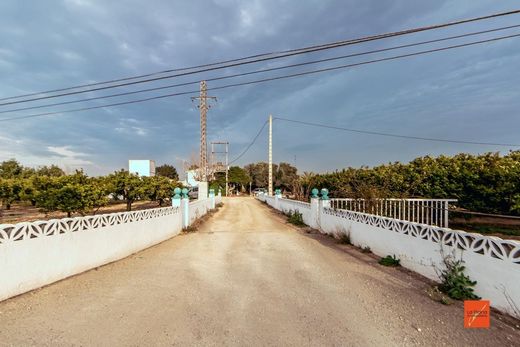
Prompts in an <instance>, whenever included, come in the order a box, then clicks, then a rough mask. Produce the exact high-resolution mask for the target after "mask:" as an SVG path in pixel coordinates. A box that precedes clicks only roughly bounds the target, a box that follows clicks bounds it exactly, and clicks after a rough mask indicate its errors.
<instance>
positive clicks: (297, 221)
mask: <svg viewBox="0 0 520 347" xmlns="http://www.w3.org/2000/svg"><path fill="white" fill-rule="evenodd" d="M286 215H287V221H288V222H289V223H291V224H293V225H296V226H300V227H303V226H306V224H305V222H304V221H303V215H302V214H301V213H300V212H299V211H289V212H288V213H287V214H286Z"/></svg>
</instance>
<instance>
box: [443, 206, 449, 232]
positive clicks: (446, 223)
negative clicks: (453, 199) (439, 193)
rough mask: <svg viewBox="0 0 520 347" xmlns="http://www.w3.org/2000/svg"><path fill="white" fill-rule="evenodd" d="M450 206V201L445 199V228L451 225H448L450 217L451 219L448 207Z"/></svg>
mask: <svg viewBox="0 0 520 347" xmlns="http://www.w3.org/2000/svg"><path fill="white" fill-rule="evenodd" d="M449 207H450V205H449V202H448V201H444V227H445V228H449V226H448V219H449V215H448V209H449Z"/></svg>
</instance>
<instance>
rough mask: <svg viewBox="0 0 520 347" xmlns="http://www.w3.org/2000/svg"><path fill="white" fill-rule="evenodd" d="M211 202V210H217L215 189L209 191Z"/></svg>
mask: <svg viewBox="0 0 520 347" xmlns="http://www.w3.org/2000/svg"><path fill="white" fill-rule="evenodd" d="M209 201H210V206H211V209H212V210H213V209H215V190H214V189H210V190H209Z"/></svg>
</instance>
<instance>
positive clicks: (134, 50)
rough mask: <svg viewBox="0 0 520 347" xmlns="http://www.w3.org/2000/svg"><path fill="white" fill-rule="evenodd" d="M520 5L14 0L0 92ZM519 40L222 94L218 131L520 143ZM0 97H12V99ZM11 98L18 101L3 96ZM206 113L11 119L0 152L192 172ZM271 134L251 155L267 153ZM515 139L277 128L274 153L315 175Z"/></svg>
mask: <svg viewBox="0 0 520 347" xmlns="http://www.w3.org/2000/svg"><path fill="white" fill-rule="evenodd" d="M519 7H520V5H519V4H518V2H517V1H514V0H503V1H486V0H451V1H442V0H436V1H416V0H394V1H380V0H357V1H355V0H349V1H346V0H316V1H311V0H307V1H297V0H293V1H281V0H265V1H255V0H248V1H245V0H244V1H238V0H213V1H209V0H207V1H171V0H164V1H140V0H127V1H104V0H61V1H60V0H49V1H36V0H33V1H17V0H3V1H1V2H0V21H1V23H2V25H1V29H0V76H1V77H0V82H1V83H0V98H5V97H10V96H16V95H20V94H26V93H31V92H38V91H45V90H50V89H55V88H63V87H69V86H74V85H78V84H83V83H91V82H96V81H105V80H109V79H116V78H122V77H128V76H134V75H139V74H146V73H151V72H155V71H162V70H165V69H171V68H181V67H189V66H193V65H199V64H205V63H211V62H216V61H220V60H225V59H232V58H238V57H242V56H247V55H252V54H258V53H263V52H270V51H278V50H284V49H290V48H298V47H303V46H308V45H312V44H319V43H326V42H330V41H336V40H343V39H350V38H357V37H363V36H368V35H374V34H379V33H385V32H391V31H397V30H402V29H407V28H413V27H418V26H424V25H430V24H437V23H443V22H448V21H453V20H458V19H465V18H470V17H476V16H482V15H487V14H491V13H495V12H501V11H506V10H513V9H516V8H519ZM515 24H520V15H512V16H509V17H507V18H501V19H497V20H488V21H483V22H479V23H474V24H469V25H464V26H457V27H453V28H450V29H443V30H436V31H434V32H428V33H421V34H414V35H409V36H406V37H400V38H393V39H387V40H381V41H377V42H372V43H368V44H367V43H366V44H360V45H355V46H349V47H344V48H341V49H334V50H329V51H325V52H319V53H313V54H308V55H305V56H298V57H292V58H288V59H283V60H279V61H270V62H266V63H262V64H252V65H248V66H243V67H236V68H230V69H226V70H219V71H213V72H207V73H203V74H197V75H192V76H186V77H183V78H175V79H165V80H162V81H157V82H154V83H148V84H140V85H135V86H128V87H125V88H119V89H112V90H108V91H103V92H97V93H95V92H90V93H86V94H80V95H76V96H71V97H68V98H59V99H49V100H41V101H35V102H32V103H22V104H13V105H5V106H0V112H2V111H4V112H3V113H0V120H1V119H2V118H10V117H15V116H23V115H31V114H35V113H42V112H51V111H62V110H67V109H71V108H78V107H83V106H99V105H103V104H106V103H113V102H121V101H127V100H133V99H137V98H147V97H152V96H155V95H160V94H167V93H177V92H186V91H192V90H197V89H198V85H197V84H193V85H188V86H184V87H177V88H171V89H166V90H163V91H155V92H147V93H142V94H135V95H131V96H124V97H118V98H112V99H108V100H95V101H90V102H84V103H77V104H71V105H64V106H54V107H47V108H41V109H36V110H26V111H13V112H5V111H8V110H12V109H17V108H23V107H28V106H35V105H42V104H46V103H53V102H62V101H72V100H80V99H82V98H88V97H94V96H99V95H103V94H111V93H115V92H124V91H133V90H138V89H142V88H151V87H158V86H166V85H171V84H176V83H183V82H191V81H198V80H201V79H209V78H214V77H218V76H224V75H229V74H235V73H239V72H247V71H252V70H256V69H262V68H268V67H276V66H282V65H287V64H293V63H299V62H304V61H309V60H316V59H322V58H327V57H334V56H339V55H345V54H350V53H356V52H363V51H366V50H371V49H378V48H385V47H391V46H396V45H402V44H406V43H414V42H419V41H424V40H431V39H435V38H441V37H446V36H453V35H459V34H464V33H469V32H475V31H480V30H487V29H493V28H498V27H504V26H508V25H515ZM515 33H520V28H517V29H509V30H504V31H500V32H494V33H490V34H485V35H481V36H478V37H469V38H465V39H459V40H453V41H449V42H443V43H437V44H432V45H428V46H422V47H414V48H409V49H404V50H401V51H398V52H397V51H394V52H386V53H381V54H373V55H370V56H361V57H355V58H349V59H343V60H339V61H333V62H330V63H327V64H320V65H317V66H312V65H311V66H305V67H300V68H294V69H287V70H282V71H277V72H273V73H266V74H261V75H253V76H247V77H243V78H239V79H229V80H222V81H215V82H210V83H208V87H210V88H211V87H218V86H221V85H225V84H229V83H239V82H246V81H251V80H255V79H259V78H265V77H272V76H277V75H281V74H288V73H295V72H300V71H306V70H310V69H316V68H324V67H330V66H335V65H342V64H349V63H356V62H361V61H364V60H368V59H378V58H383V57H388V56H391V55H396V54H404V53H410V52H414V51H417V50H423V49H428V48H437V47H442V46H445V45H451V44H458V43H464V42H469V41H474V40H481V39H487V38H491V37H497V36H503V35H510V34H515ZM519 66H520V38H511V39H508V40H503V41H500V42H495V43H488V44H483V45H477V46H472V47H466V48H461V49H457V50H450V51H445V52H439V53H433V54H429V55H423V56H417V57H413V58H407V59H400V60H395V61H390V62H383V63H378V64H371V65H366V66H361V67H356V68H351V69H344V70H338V71H335V72H329V73H322V74H317V75H311V76H306V77H300V78H293V79H286V80H279V81H274V82H268V83H263V84H256V85H248V86H242V87H235V88H229V89H223V90H215V91H211V92H210V93H209V94H210V95H213V96H216V97H217V98H218V102H217V103H216V104H215V105H214V107H213V108H212V109H211V110H210V113H209V115H208V140H209V141H217V140H221V141H222V140H227V141H229V142H230V152H231V153H230V157H231V158H234V157H236V156H237V155H238V154H239V153H240V152H241V151H242V150H243V149H244V148H245V147H246V146H247V145H248V143H249V142H250V141H251V140H252V138H253V137H254V136H255V135H256V133H257V132H258V131H259V129H260V128H261V126H262V124H263V123H264V122H265V121H266V119H267V116H268V115H269V114H270V113H271V114H273V115H274V116H279V117H286V118H291V119H298V120H302V121H308V122H319V123H325V124H329V125H334V126H340V127H348V128H355V129H361V130H367V131H376V132H387V133H395V134H402V135H410V136H421V137H435V138H445V139H457V140H467V141H479V142H498V143H511V144H515V143H516V144H518V143H520V137H519V136H518V134H519V129H520V117H519V110H520V88H519V83H520V68H519ZM0 102H2V101H0ZM4 102H5V101H4ZM198 146H199V115H198V110H197V108H196V107H194V105H193V104H192V102H191V100H190V95H183V96H176V97H171V98H165V99H161V100H155V101H150V102H144V103H139V104H131V105H124V106H118V107H107V108H99V109H95V110H90V111H85V112H77V113H66V114H56V115H51V116H43V117H36V118H28V119H22V120H11V121H4V122H0V160H5V159H8V158H13V157H14V158H16V159H18V160H19V161H21V162H22V163H23V164H25V165H31V166H38V165H44V164H51V163H54V164H58V165H60V166H62V167H64V168H66V169H67V170H74V169H76V168H79V167H83V168H84V169H85V170H86V171H87V173H89V174H92V175H97V174H105V173H108V172H110V171H112V170H115V169H118V168H122V167H126V166H127V161H128V159H144V158H146V159H154V160H155V161H156V162H157V163H158V164H161V163H172V164H174V165H176V166H177V167H178V168H179V169H181V168H182V164H181V163H182V160H189V159H190V157H191V156H193V154H195V153H198ZM266 146H267V133H266V132H265V131H264V132H263V133H262V135H261V136H260V137H259V138H258V141H257V142H256V143H255V144H254V146H252V147H251V149H250V151H249V152H247V153H246V154H245V155H244V156H243V157H242V158H241V159H240V160H239V161H237V164H240V165H242V164H247V163H249V162H253V161H261V160H264V161H265V160H266V159H267V147H266ZM508 150H509V148H507V147H498V146H481V145H479V146H476V145H463V144H450V143H439V142H427V141H412V140H405V139H398V138H390V137H380V136H372V135H361V134H355V133H349V132H343V131H338V130H329V129H323V128H314V127H308V126H303V125H297V124H291V123H284V122H281V121H275V124H274V160H275V162H279V161H287V162H290V163H293V164H294V163H295V164H296V165H297V166H298V167H299V169H300V170H301V171H315V172H322V171H327V170H334V169H338V168H343V167H347V166H355V167H358V166H361V165H376V164H380V163H385V162H390V161H408V160H411V159H413V158H415V157H417V156H421V155H427V154H432V155H438V154H443V153H444V154H454V153H458V152H471V153H482V152H487V151H503V152H504V153H505V152H507V151H508Z"/></svg>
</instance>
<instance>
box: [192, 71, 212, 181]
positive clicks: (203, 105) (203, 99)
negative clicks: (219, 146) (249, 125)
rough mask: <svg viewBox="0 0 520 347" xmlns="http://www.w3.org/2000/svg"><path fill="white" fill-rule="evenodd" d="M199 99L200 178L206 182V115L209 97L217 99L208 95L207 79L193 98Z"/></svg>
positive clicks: (208, 107) (209, 106) (202, 82)
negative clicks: (197, 94)
mask: <svg viewBox="0 0 520 347" xmlns="http://www.w3.org/2000/svg"><path fill="white" fill-rule="evenodd" d="M195 99H199V105H198V106H197V107H198V108H199V110H200V168H199V170H200V180H201V181H202V182H206V181H207V179H208V142H207V137H206V117H207V113H208V110H209V109H210V108H211V104H210V103H209V102H208V99H211V100H215V101H216V100H217V98H216V97H214V96H208V95H207V85H206V81H201V82H200V96H194V97H192V98H191V100H192V101H193V100H195Z"/></svg>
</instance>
